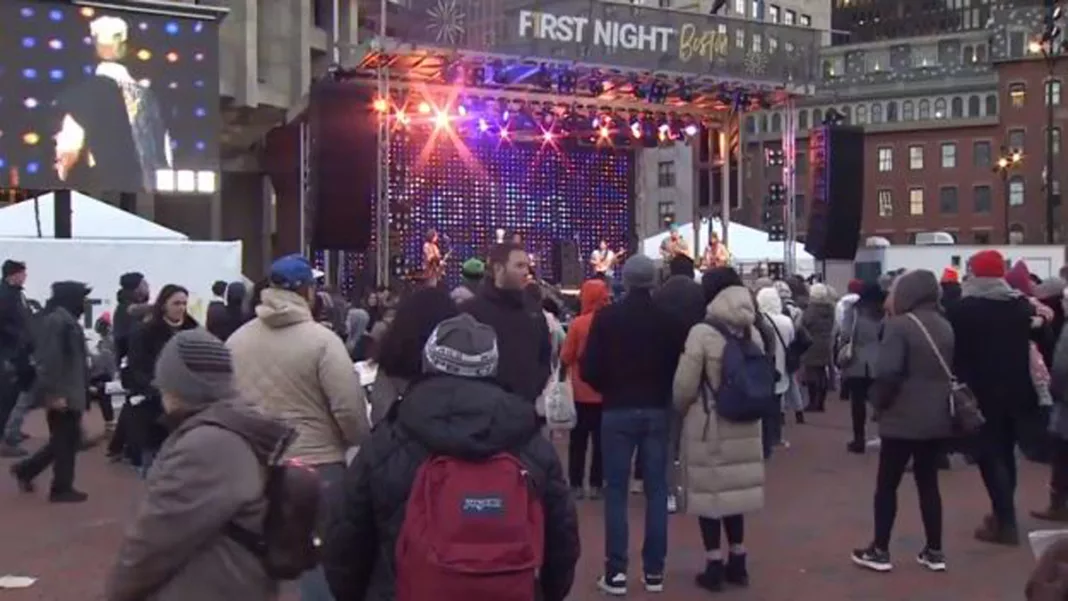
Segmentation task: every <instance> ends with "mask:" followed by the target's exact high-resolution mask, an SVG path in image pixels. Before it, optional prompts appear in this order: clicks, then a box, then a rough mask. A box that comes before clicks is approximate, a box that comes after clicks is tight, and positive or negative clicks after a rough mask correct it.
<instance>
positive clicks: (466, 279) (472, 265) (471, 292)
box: [450, 258, 486, 303]
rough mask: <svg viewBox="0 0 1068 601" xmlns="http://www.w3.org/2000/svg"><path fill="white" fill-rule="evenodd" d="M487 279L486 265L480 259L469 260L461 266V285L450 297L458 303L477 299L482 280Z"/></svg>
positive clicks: (454, 289)
mask: <svg viewBox="0 0 1068 601" xmlns="http://www.w3.org/2000/svg"><path fill="white" fill-rule="evenodd" d="M485 278H486V264H485V263H483V262H482V261H481V260H479V259H474V258H471V259H468V260H466V261H464V263H463V265H461V266H460V285H459V286H457V287H455V288H453V289H452V292H451V293H450V295H451V296H452V299H453V300H454V301H456V302H457V303H463V302H466V301H469V300H471V299H473V298H475V296H476V294H477V293H478V288H479V286H481V285H482V280H484V279H485Z"/></svg>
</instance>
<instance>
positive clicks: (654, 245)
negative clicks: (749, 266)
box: [641, 219, 812, 263]
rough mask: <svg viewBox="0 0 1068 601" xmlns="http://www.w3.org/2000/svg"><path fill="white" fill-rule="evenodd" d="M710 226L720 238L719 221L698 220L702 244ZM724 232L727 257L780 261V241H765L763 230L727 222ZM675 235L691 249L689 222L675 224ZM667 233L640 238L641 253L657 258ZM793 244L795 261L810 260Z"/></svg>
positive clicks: (802, 249)
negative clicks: (676, 229)
mask: <svg viewBox="0 0 1068 601" xmlns="http://www.w3.org/2000/svg"><path fill="white" fill-rule="evenodd" d="M710 225H711V226H712V228H713V229H714V231H715V232H716V233H717V234H719V236H720V238H722V237H723V222H722V221H720V220H719V219H714V220H712V221H711V222H702V224H701V242H702V243H707V242H708V228H709V226H710ZM728 233H729V234H730V235H729V236H728V241H727V247H728V248H729V249H730V251H731V258H732V259H734V260H735V261H740V262H743V263H755V262H759V261H783V260H784V254H785V252H784V250H785V249H784V244H783V243H782V242H769V241H768V234H767V232H764V231H762V230H758V229H756V228H754V227H749V226H748V225H742V224H741V223H731V224H730V230H729V232H728ZM679 234H680V235H681V236H682V238H683V239H684V240H686V242H688V243H689V244H690V248H694V243H693V225H692V224H690V223H683V224H679ZM667 236H668V232H662V233H659V234H656V235H655V236H650V237H649V238H646V239H645V240H642V246H641V249H642V254H644V255H645V256H647V257H649V258H654V259H655V258H660V243H661V242H662V241H663V240H664V238H666V237H667ZM795 244H796V245H797V246H796V251H795V256H796V257H797V260H798V261H812V255H810V254H808V253H807V252H805V245H804V244H802V243H800V242H797V243H795ZM703 250H704V247H703V246H702V247H701V248H695V249H694V252H695V253H697V254H698V255H699V254H700V253H701V251H703Z"/></svg>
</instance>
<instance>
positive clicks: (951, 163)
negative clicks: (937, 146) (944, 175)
mask: <svg viewBox="0 0 1068 601" xmlns="http://www.w3.org/2000/svg"><path fill="white" fill-rule="evenodd" d="M956 166H957V145H956V144H954V143H952V142H946V143H944V144H942V168H943V169H953V168H954V167H956Z"/></svg>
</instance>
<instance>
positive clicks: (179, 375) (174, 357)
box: [155, 328, 234, 408]
mask: <svg viewBox="0 0 1068 601" xmlns="http://www.w3.org/2000/svg"><path fill="white" fill-rule="evenodd" d="M155 384H156V387H157V388H159V389H160V390H163V391H167V392H170V393H172V394H174V395H176V396H177V397H178V398H180V399H181V400H182V401H183V402H184V403H186V404H188V405H190V406H191V407H193V408H197V407H201V406H204V405H208V404H210V403H213V402H215V401H218V400H221V399H227V398H230V397H232V396H233V395H234V365H233V361H232V360H231V358H230V349H228V348H226V346H225V345H224V344H223V343H222V341H220V340H219V339H218V338H216V337H215V336H213V335H211V334H210V333H208V331H207V330H204V329H201V328H198V329H195V330H185V331H183V332H178V333H177V334H175V335H174V337H173V338H171V339H170V341H168V342H167V344H166V345H164V347H163V350H162V351H161V352H160V354H159V359H157V360H156V381H155Z"/></svg>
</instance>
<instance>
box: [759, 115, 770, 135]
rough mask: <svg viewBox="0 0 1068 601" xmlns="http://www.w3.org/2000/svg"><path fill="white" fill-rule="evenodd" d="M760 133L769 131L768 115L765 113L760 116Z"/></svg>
mask: <svg viewBox="0 0 1068 601" xmlns="http://www.w3.org/2000/svg"><path fill="white" fill-rule="evenodd" d="M760 131H762V132H766V131H768V114H767V113H764V114H762V115H761V116H760Z"/></svg>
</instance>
